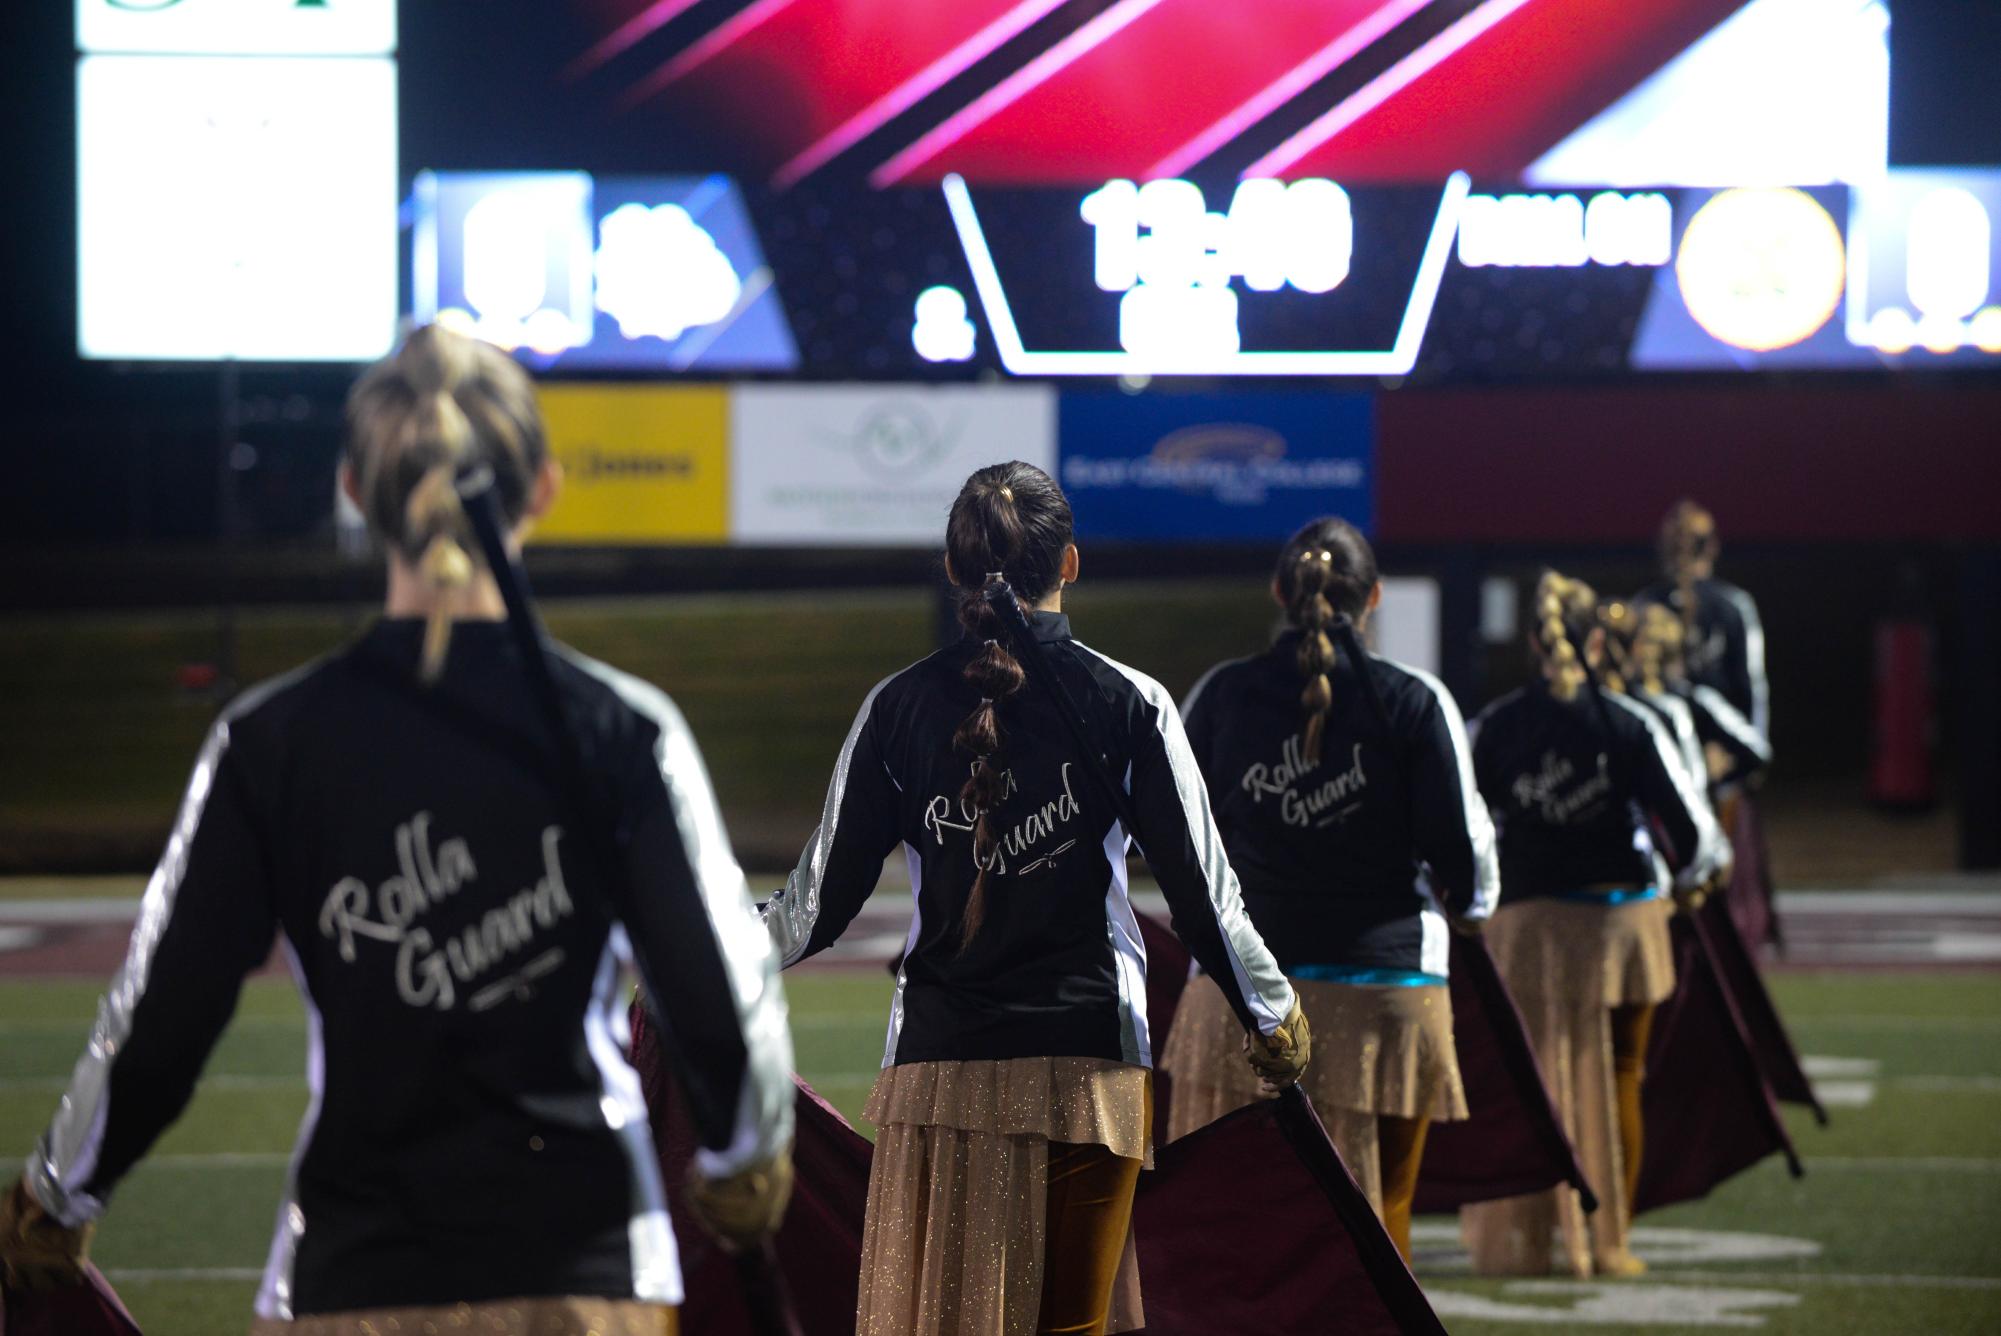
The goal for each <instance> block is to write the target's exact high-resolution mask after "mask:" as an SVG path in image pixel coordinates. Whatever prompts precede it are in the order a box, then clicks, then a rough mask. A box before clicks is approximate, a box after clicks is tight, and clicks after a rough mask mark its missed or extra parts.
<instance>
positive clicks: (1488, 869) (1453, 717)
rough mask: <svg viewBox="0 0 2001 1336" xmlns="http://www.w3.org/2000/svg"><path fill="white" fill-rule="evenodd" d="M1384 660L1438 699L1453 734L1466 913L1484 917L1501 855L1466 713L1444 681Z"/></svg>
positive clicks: (1496, 893) (1497, 889)
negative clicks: (1469, 878) (1469, 853)
mask: <svg viewBox="0 0 2001 1336" xmlns="http://www.w3.org/2000/svg"><path fill="white" fill-rule="evenodd" d="M1383 662H1385V663H1388V664H1389V665H1390V666H1391V667H1393V668H1400V669H1402V670H1403V671H1404V672H1406V673H1409V674H1410V675H1411V676H1412V677H1414V678H1416V679H1417V681H1418V683H1419V684H1420V685H1422V686H1423V687H1424V689H1425V690H1427V691H1429V692H1430V693H1431V694H1432V697H1433V698H1434V699H1435V700H1436V701H1437V702H1438V712H1439V713H1440V714H1441V715H1443V716H1444V718H1445V729H1446V732H1447V733H1448V734H1450V736H1451V738H1452V752H1453V760H1454V761H1455V762H1456V763H1457V765H1458V768H1459V798H1460V801H1461V802H1462V803H1464V804H1465V810H1466V834H1467V836H1468V837H1469V838H1470V839H1471V840H1472V842H1473V887H1472V890H1473V903H1472V907H1471V908H1470V909H1469V910H1467V913H1466V917H1468V918H1473V919H1479V918H1486V917H1487V916H1489V915H1490V914H1492V913H1493V912H1494V906H1495V905H1497V904H1498V903H1500V899H1501V856H1500V850H1499V847H1498V845H1497V843H1496V841H1495V838H1494V819H1493V817H1492V816H1491V815H1490V814H1489V813H1488V811H1487V803H1486V800H1485V799H1483V798H1482V797H1481V796H1480V786H1479V784H1478V782H1477V781H1475V780H1474V778H1473V741H1472V738H1471V737H1470V736H1469V735H1468V734H1467V732H1466V720H1465V717H1464V716H1463V715H1461V714H1460V713H1459V702H1458V701H1456V700H1454V699H1453V698H1452V693H1451V692H1450V691H1448V690H1447V689H1446V687H1445V684H1444V683H1443V682H1441V681H1439V680H1438V679H1437V678H1436V677H1433V676H1432V675H1431V674H1430V673H1427V672H1425V671H1424V670H1423V669H1422V668H1413V667H1411V666H1410V665H1409V664H1407V663H1397V662H1396V661H1395V660H1393V659H1385V660H1383Z"/></svg>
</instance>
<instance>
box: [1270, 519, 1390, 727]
mask: <svg viewBox="0 0 2001 1336" xmlns="http://www.w3.org/2000/svg"><path fill="white" fill-rule="evenodd" d="M1273 580H1274V582H1275V583H1276V584H1277V587H1278V596H1279V599H1280V601H1281V602H1283V603H1284V604H1285V616H1286V620H1287V621H1289V622H1291V623H1292V625H1294V626H1296V627H1298V628H1299V629H1300V630H1301V631H1302V632H1304V633H1305V634H1303V635H1302V636H1301V637H1300V640H1299V674H1300V676H1301V677H1304V678H1305V679H1306V689H1305V690H1304V691H1302V692H1300V693H1299V703H1300V705H1301V707H1302V708H1304V709H1305V711H1306V736H1305V738H1304V740H1303V745H1302V747H1301V754H1302V755H1303V757H1304V758H1305V761H1306V763H1307V764H1308V765H1318V764H1320V738H1321V735H1322V734H1323V733H1324V732H1325V731H1326V728H1327V711H1328V710H1329V709H1330V708H1331V707H1332V706H1333V704H1334V685H1333V683H1332V682H1331V681H1330V680H1329V679H1328V676H1327V675H1328V674H1329V673H1330V672H1332V671H1333V668H1334V660H1335V654H1334V640H1333V637H1332V636H1330V635H1329V634H1328V633H1329V632H1330V631H1331V630H1332V629H1333V628H1334V625H1335V621H1336V618H1339V617H1346V618H1349V619H1350V620H1353V619H1356V618H1359V617H1360V616H1361V615H1362V612H1363V610H1364V609H1366V608H1367V607H1368V606H1369V591H1370V590H1372V589H1374V588H1375V587H1376V554H1375V551H1374V550H1373V549H1371V548H1370V546H1369V540H1368V539H1366V538H1364V537H1362V531H1361V530H1360V529H1357V528H1356V527H1355V526H1354V525H1352V524H1350V523H1348V522H1347V521H1346V520H1337V519H1333V518H1331V517H1329V518H1324V519H1317V520H1314V521H1312V522H1311V523H1309V524H1308V525H1307V526H1306V527H1305V528H1303V529H1301V530H1300V531H1299V532H1298V533H1296V534H1294V535H1293V536H1292V539H1291V541H1290V542H1288V543H1287V544H1286V545H1285V550H1284V551H1282V552H1280V553H1279V557H1278V570H1277V571H1276V572H1275V574H1274V576H1273ZM1355 669H1356V671H1357V672H1363V671H1366V668H1365V667H1364V665H1362V664H1356V665H1355Z"/></svg>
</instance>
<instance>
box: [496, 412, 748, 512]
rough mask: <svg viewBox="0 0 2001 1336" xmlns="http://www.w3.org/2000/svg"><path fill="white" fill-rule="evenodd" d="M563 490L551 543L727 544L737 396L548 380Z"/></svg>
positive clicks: (551, 423)
mask: <svg viewBox="0 0 2001 1336" xmlns="http://www.w3.org/2000/svg"><path fill="white" fill-rule="evenodd" d="M539 395H540V398H541V401H542V416H543V418H544V419H545V420H546V421H547V423H548V425H549V448H550V449H551V450H552V451H553V452H554V454H555V456H556V458H557V460H558V461H560V462H561V464H562V466H563V491H562V494H561V495H560V496H559V497H557V498H556V504H555V505H554V506H553V507H551V509H550V511H549V513H548V514H547V515H546V516H544V517H543V519H542V522H541V524H539V525H538V526H536V530H535V539H536V541H538V542H543V543H574V544H601V545H607V546H613V545H615V546H650V545H653V544H665V543H721V542H723V541H724V539H725V538H726V537H727V536H728V533H729V394H728V392H727V391H726V390H723V389H721V388H715V387H707V386H655V385H545V386H542V387H541V389H540V391H539Z"/></svg>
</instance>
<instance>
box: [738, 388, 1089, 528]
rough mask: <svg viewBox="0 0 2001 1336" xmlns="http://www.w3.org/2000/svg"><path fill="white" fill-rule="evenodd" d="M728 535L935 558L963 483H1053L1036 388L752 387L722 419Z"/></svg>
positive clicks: (1047, 416) (1052, 456) (1044, 398)
mask: <svg viewBox="0 0 2001 1336" xmlns="http://www.w3.org/2000/svg"><path fill="white" fill-rule="evenodd" d="M730 440H731V444H730V450H731V471H730V492H731V496H730V521H731V524H730V530H731V537H732V539H733V540H734V541H735V542H738V543H744V544H752V545H769V546H845V547H943V546H944V541H945V516H946V512H947V511H948V510H950V508H951V505H952V499H953V498H954V497H956V496H957V495H958V494H959V489H960V487H962V486H963V485H964V484H965V481H966V477H967V475H968V474H970V473H972V472H973V471H974V470H975V469H979V468H984V467H985V466H986V465H988V464H999V463H1005V462H1006V461H1008V460H1011V459H1019V460H1022V461H1024V462H1026V463H1029V464H1033V465H1035V466H1036V467H1037V468H1040V469H1043V470H1045V471H1047V472H1048V473H1049V474H1050V475H1051V476H1054V475H1055V472H1056V392H1055V391H1054V390H1053V389H1051V388H1049V387H1048V386H1044V385H1007V386H999V385H993V386H988V385H947V386H923V385H883V386H861V385H826V386H818V385H811V386H809V385H754V386H744V387H742V388H741V389H739V390H737V392H736V394H735V396H734V398H733V402H732V407H731V432H730Z"/></svg>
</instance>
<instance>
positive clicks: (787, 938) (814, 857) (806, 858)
mask: <svg viewBox="0 0 2001 1336" xmlns="http://www.w3.org/2000/svg"><path fill="white" fill-rule="evenodd" d="M908 671H909V669H908V668H905V669H901V670H899V671H897V672H894V673H891V674H890V675H889V676H888V677H885V678H883V679H882V681H880V682H878V683H876V684H875V685H874V686H872V687H870V688H869V693H868V695H866V696H864V697H863V698H862V707H861V709H859V710H857V711H855V722H854V723H853V724H851V725H850V726H849V728H848V736H847V739H846V741H844V742H842V743H841V754H840V755H839V756H838V757H836V758H835V760H834V775H833V778H832V779H830V780H828V781H827V801H826V804H825V805H824V806H822V807H821V809H820V824H819V826H818V827H816V828H815V829H814V831H813V837H812V838H811V839H809V840H807V841H806V847H805V849H803V850H801V851H800V854H799V865H798V866H797V867H795V868H793V869H792V874H791V875H790V876H788V877H787V878H786V879H785V889H784V890H782V891H780V892H779V893H778V894H776V895H774V896H772V897H771V900H770V902H769V903H768V904H766V905H765V907H764V927H765V930H766V931H767V932H768V933H770V935H771V941H772V943H773V944H774V945H775V946H776V947H777V948H778V955H779V959H780V960H781V961H782V962H783V963H784V964H786V965H790V964H793V963H794V962H795V961H797V960H798V959H799V958H800V957H801V956H803V955H805V954H806V946H807V943H809V942H810V941H811V940H812V938H813V927H814V925H815V924H817V923H818V922H819V921H820V889H821V883H822V882H823V881H824V880H825V879H826V876H827V860H828V859H829V858H831V857H832V856H833V851H834V833H835V830H836V829H837V828H838V827H839V825H840V819H841V801H842V800H843V799H844V798H846V797H847V792H848V766H849V765H850V764H851V763H852V762H853V760H854V756H855V743H856V742H858V741H859V740H860V739H861V735H862V728H863V727H864V726H865V725H866V724H867V723H868V717H869V711H870V710H872V709H873V708H874V707H875V698H876V697H877V696H879V695H881V694H882V689H883V688H884V687H886V686H888V685H889V684H890V683H891V682H894V681H895V680H896V679H897V678H899V677H901V676H903V674H904V673H906V672H908ZM891 778H892V779H894V776H892V777H891Z"/></svg>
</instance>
